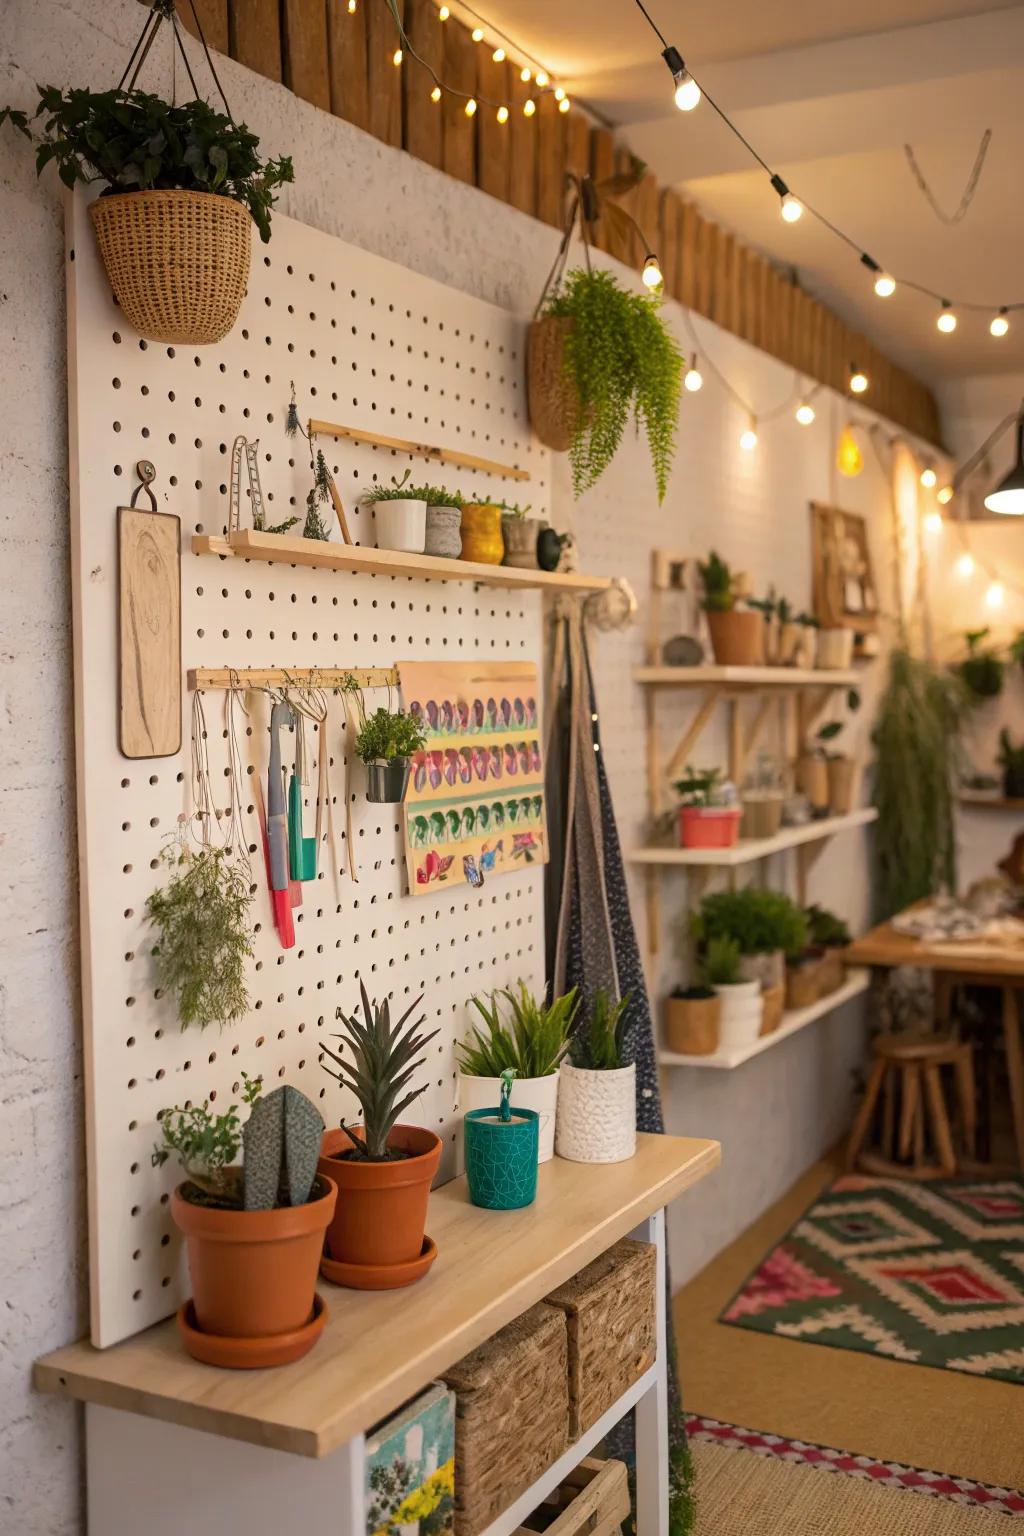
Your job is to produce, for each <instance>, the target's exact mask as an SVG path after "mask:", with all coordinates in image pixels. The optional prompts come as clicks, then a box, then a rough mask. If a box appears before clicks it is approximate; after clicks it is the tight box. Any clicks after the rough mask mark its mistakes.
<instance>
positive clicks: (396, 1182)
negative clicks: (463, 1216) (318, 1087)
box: [319, 982, 441, 1291]
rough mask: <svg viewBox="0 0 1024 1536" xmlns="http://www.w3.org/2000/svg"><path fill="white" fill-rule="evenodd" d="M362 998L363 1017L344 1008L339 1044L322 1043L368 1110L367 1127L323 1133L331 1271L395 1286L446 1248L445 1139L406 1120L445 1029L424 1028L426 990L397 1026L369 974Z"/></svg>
mask: <svg viewBox="0 0 1024 1536" xmlns="http://www.w3.org/2000/svg"><path fill="white" fill-rule="evenodd" d="M359 996H360V1001H361V1003H362V1010H363V1011H362V1018H360V1017H359V1014H358V1012H356V1013H354V1014H352V1015H351V1016H349V1015H346V1014H345V1012H344V1010H343V1009H341V1008H339V1009H338V1010H337V1014H336V1017H337V1018H338V1020H339V1022H340V1023H341V1026H342V1033H341V1034H340V1035H337V1036H336V1037H335V1038H336V1039H338V1040H340V1041H341V1048H340V1050H337V1051H334V1050H332V1049H331V1047H330V1046H328V1045H321V1050H322V1051H323V1054H324V1056H325V1057H326V1058H327V1059H326V1060H325V1061H323V1060H322V1061H321V1063H320V1064H321V1066H322V1067H323V1069H324V1071H325V1072H326V1073H328V1074H329V1076H331V1077H333V1078H334V1079H335V1081H336V1082H338V1083H340V1084H341V1086H342V1087H343V1088H346V1089H347V1090H348V1091H349V1092H350V1093H351V1094H352V1095H353V1096H354V1098H355V1100H356V1102H357V1103H358V1105H359V1108H360V1110H361V1111H362V1117H363V1122H362V1125H355V1126H351V1125H346V1124H345V1122H344V1120H343V1121H342V1122H341V1126H340V1128H335V1129H331V1130H329V1131H325V1132H324V1136H323V1143H322V1146H321V1153H320V1163H319V1169H320V1172H321V1173H322V1174H323V1175H325V1176H326V1177H327V1178H330V1179H333V1180H334V1182H335V1184H337V1186H338V1205H337V1209H336V1211H335V1213H334V1218H333V1220H332V1221H331V1224H330V1226H329V1227H328V1229H327V1255H326V1257H325V1259H324V1265H323V1272H324V1274H325V1275H327V1277H328V1278H329V1279H331V1280H335V1281H337V1282H338V1284H340V1285H348V1286H352V1287H354V1288H355V1289H357V1290H370V1291H376V1290H391V1289H393V1288H394V1287H397V1286H401V1285H409V1284H410V1283H411V1282H412V1281H413V1280H418V1279H419V1278H420V1276H421V1275H423V1274H425V1273H426V1271H427V1270H428V1269H429V1267H430V1265H431V1263H432V1262H433V1260H434V1259H435V1258H436V1256H437V1249H436V1247H435V1246H434V1244H433V1243H432V1242H431V1241H430V1239H429V1238H427V1237H426V1236H425V1229H426V1220H427V1200H428V1197H429V1195H430V1186H431V1183H432V1182H433V1178H434V1175H435V1173H436V1172H437V1166H438V1163H439V1161H440V1158H441V1139H440V1137H439V1136H437V1135H435V1133H434V1132H433V1131H428V1130H427V1129H426V1128H425V1127H421V1126H417V1125H403V1124H402V1123H401V1118H400V1117H401V1115H402V1112H403V1110H406V1109H408V1108H409V1105H410V1104H413V1103H415V1101H416V1100H417V1099H418V1098H419V1096H420V1094H422V1093H423V1092H424V1090H425V1088H426V1082H425V1081H424V1082H421V1083H420V1085H419V1087H410V1086H409V1085H410V1084H411V1083H412V1082H413V1080H414V1078H415V1077H416V1074H417V1073H418V1072H419V1071H421V1069H422V1068H423V1067H424V1066H425V1065H426V1056H425V1055H424V1054H423V1053H424V1052H425V1050H426V1048H427V1046H428V1045H429V1044H430V1042H431V1040H433V1039H434V1037H435V1035H436V1034H437V1030H436V1029H434V1030H431V1032H430V1033H429V1034H421V1033H420V1032H419V1031H420V1027H421V1025H422V1024H423V1019H424V1016H423V1015H422V1014H421V1015H420V1017H419V1018H417V1019H413V1014H414V1013H415V1012H416V1010H417V1009H418V1008H419V1005H420V1003H421V1002H422V1001H423V999H422V998H419V997H418V998H417V999H416V1001H415V1002H414V1003H413V1004H412V1005H411V1007H409V1008H407V1009H406V1011H405V1013H403V1014H402V1017H401V1018H400V1019H398V1020H397V1021H396V1022H395V1023H394V1024H392V1022H391V1007H390V1004H389V1003H388V1001H387V999H385V1000H384V1002H383V1003H381V1004H377V1003H376V1002H375V1003H373V1004H371V1002H370V999H369V997H368V996H367V993H366V988H365V987H364V986H363V984H362V982H360V983H359ZM406 1090H408V1091H406Z"/></svg>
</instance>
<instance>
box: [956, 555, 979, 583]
mask: <svg viewBox="0 0 1024 1536" xmlns="http://www.w3.org/2000/svg"><path fill="white" fill-rule="evenodd" d="M953 569H954V570H955V571H956V574H957V575H958V576H961V577H963V579H964V580H966V579H967V577H968V576H973V575H974V556H973V555H971V554H967V553H966V552H965V553H964V554H962V555H961V556H960V558H959V560H958V561H957V563H956V565H955V566H954V567H953Z"/></svg>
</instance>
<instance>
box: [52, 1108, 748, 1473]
mask: <svg viewBox="0 0 1024 1536" xmlns="http://www.w3.org/2000/svg"><path fill="white" fill-rule="evenodd" d="M720 1156H721V1148H720V1147H719V1144H718V1142H716V1141H700V1140H696V1139H694V1138H692V1137H683V1136H644V1135H641V1136H639V1137H638V1138H637V1153H636V1156H635V1157H633V1158H631V1159H630V1160H629V1161H628V1162H624V1163H605V1164H588V1163H571V1162H567V1161H565V1160H564V1159H562V1158H557V1157H556V1158H554V1159H553V1160H552V1161H551V1162H549V1163H545V1164H544V1165H543V1166H542V1167H541V1169H540V1174H539V1179H538V1189H537V1199H536V1201H535V1202H534V1204H533V1205H531V1206H528V1207H527V1208H526V1209H525V1210H521V1211H484V1210H479V1209H478V1208H477V1207H476V1206H474V1205H471V1204H470V1203H469V1197H468V1194H467V1190H466V1181H465V1179H455V1180H453V1181H452V1182H451V1183H450V1184H446V1185H444V1187H443V1188H441V1189H438V1190H435V1191H434V1193H433V1194H432V1195H431V1197H430V1210H429V1214H428V1218H427V1231H428V1233H429V1234H430V1236H431V1237H433V1238H434V1240H435V1241H436V1243H437V1246H438V1257H437V1260H436V1262H435V1264H434V1266H433V1268H432V1269H431V1270H430V1272H429V1274H427V1275H426V1277H425V1278H424V1279H423V1280H421V1281H420V1282H419V1283H418V1284H416V1285H413V1286H410V1287H409V1288H408V1289H406V1290H400V1291H347V1290H342V1289H340V1288H336V1287H334V1286H332V1285H330V1284H328V1283H326V1282H321V1286H320V1291H321V1294H322V1295H323V1297H324V1299H325V1301H326V1302H327V1306H328V1309H329V1314H330V1315H329V1318H328V1322H327V1326H326V1328H325V1329H324V1333H323V1336H322V1337H321V1339H320V1341H319V1343H318V1344H316V1346H315V1347H314V1348H313V1350H312V1351H311V1352H310V1354H308V1355H307V1356H306V1358H305V1359H304V1360H300V1361H297V1362H296V1364H295V1365H290V1366H283V1367H281V1368H280V1369H278V1370H266V1371H226V1370H220V1369H216V1368H214V1367H212V1366H207V1365H200V1364H199V1363H198V1362H197V1361H195V1360H192V1359H191V1358H190V1357H189V1356H188V1355H186V1354H185V1352H184V1350H183V1348H182V1346H181V1344H180V1342H179V1339H178V1334H177V1329H176V1325H175V1322H174V1319H173V1318H170V1319H168V1320H167V1321H166V1322H163V1323H158V1324H157V1325H156V1327H154V1328H149V1329H147V1330H146V1331H145V1332H144V1333H140V1334H137V1335H136V1336H135V1337H134V1338H132V1339H126V1340H125V1341H124V1342H123V1343H121V1344H115V1345H113V1346H112V1347H111V1348H110V1349H105V1350H97V1349H94V1348H93V1347H92V1345H91V1344H87V1343H84V1342H83V1343H78V1344H70V1345H68V1346H67V1347H66V1348H65V1349H58V1350H56V1351H55V1352H54V1353H53V1354H51V1355H46V1356H44V1357H43V1358H42V1359H41V1360H39V1361H37V1362H36V1367H35V1384H36V1386H37V1387H38V1388H39V1389H40V1390H41V1391H44V1392H56V1393H59V1394H61V1395H63V1396H65V1397H73V1398H79V1399H81V1400H82V1401H84V1402H91V1403H101V1404H103V1405H104V1406H106V1407H108V1408H122V1409H125V1410H127V1411H128V1412H131V1413H141V1414H146V1415H148V1416H149V1417H151V1418H156V1419H163V1420H165V1421H169V1422H170V1423H173V1424H182V1425H185V1426H186V1427H188V1428H192V1429H200V1430H206V1431H207V1432H209V1433H211V1434H216V1435H225V1436H228V1437H230V1438H233V1439H237V1440H246V1441H249V1442H251V1443H252V1444H254V1445H264V1446H273V1447H276V1448H277V1449H279V1450H284V1451H292V1452H295V1453H297V1454H299V1455H303V1456H326V1455H327V1454H329V1452H331V1451H333V1450H335V1449H336V1448H337V1447H338V1446H339V1445H342V1444H344V1442H345V1441H346V1440H350V1439H351V1438H352V1436H353V1435H356V1434H359V1433H361V1432H362V1431H363V1430H366V1429H368V1428H369V1427H370V1426H371V1425H372V1424H375V1423H376V1422H377V1421H378V1420H380V1419H382V1418H384V1417H385V1416H386V1415H387V1414H389V1413H392V1412H393V1411H394V1410H395V1409H396V1408H398V1407H399V1406H400V1405H401V1404H402V1403H404V1402H405V1401H407V1399H408V1398H410V1397H411V1396H413V1394H414V1393H416V1392H418V1391H419V1390H420V1389H421V1388H422V1387H424V1386H426V1384H427V1383H428V1382H429V1381H431V1380H433V1378H434V1377H435V1376H437V1375H438V1373H439V1372H441V1371H443V1370H445V1369H446V1368H447V1367H448V1366H450V1365H451V1364H453V1363H454V1361H456V1360H459V1359H461V1357H462V1356H463V1355H464V1354H466V1353H468V1351H469V1350H471V1349H475V1348H476V1347H477V1345H478V1344H481V1343H483V1341H484V1340H485V1339H487V1338H489V1337H490V1336H491V1334H493V1333H496V1332H497V1330H498V1329H499V1328H502V1327H504V1325H505V1324H506V1323H508V1322H511V1320H512V1319H513V1318H515V1317H518V1316H519V1315H520V1314H521V1313H522V1312H525V1311H526V1309H527V1308H528V1307H531V1306H533V1304H534V1303H535V1302H537V1301H540V1300H541V1299H542V1298H543V1297H544V1296H546V1295H547V1294H548V1292H549V1291H552V1290H554V1289H555V1287H556V1286H558V1285H561V1284H562V1283H563V1281H565V1280H567V1279H568V1278H569V1277H570V1276H571V1275H574V1274H576V1273H577V1271H578V1270H580V1269H582V1268H583V1267H584V1265H586V1264H589V1263H590V1262H591V1260H592V1259H595V1258H596V1257H597V1256H598V1254H600V1253H603V1252H604V1250H605V1249H606V1248H610V1247H611V1245H612V1244H613V1243H615V1242H617V1241H618V1240H619V1238H620V1237H624V1236H626V1234H627V1233H629V1232H630V1231H631V1230H632V1229H633V1228H634V1227H635V1226H637V1225H638V1223H639V1222H641V1221H643V1220H644V1219H645V1218H646V1217H648V1216H650V1215H652V1214H653V1212H655V1211H656V1210H659V1209H660V1208H661V1207H662V1206H663V1205H668V1204H669V1202H670V1201H672V1200H674V1199H675V1197H676V1196H677V1195H679V1194H681V1193H682V1192H683V1190H685V1189H688V1188H689V1187H690V1186H691V1185H693V1184H696V1183H697V1182H698V1181H699V1180H700V1179H702V1178H704V1177H705V1175H706V1174H708V1173H710V1172H711V1170H712V1169H713V1168H715V1167H716V1166H717V1165H718V1162H719V1160H720Z"/></svg>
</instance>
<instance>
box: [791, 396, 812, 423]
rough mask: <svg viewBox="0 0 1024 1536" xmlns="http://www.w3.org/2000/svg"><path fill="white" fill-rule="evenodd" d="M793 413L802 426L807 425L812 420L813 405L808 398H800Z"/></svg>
mask: <svg viewBox="0 0 1024 1536" xmlns="http://www.w3.org/2000/svg"><path fill="white" fill-rule="evenodd" d="M793 414H794V415H795V416H796V419H797V421H798V422H799V423H800V425H801V426H802V427H809V426H810V424H811V422H812V421H813V420H814V406H813V405H811V403H810V401H809V400H801V401H800V404H799V405H798V406H797V408H796V410H795V412H794V413H793Z"/></svg>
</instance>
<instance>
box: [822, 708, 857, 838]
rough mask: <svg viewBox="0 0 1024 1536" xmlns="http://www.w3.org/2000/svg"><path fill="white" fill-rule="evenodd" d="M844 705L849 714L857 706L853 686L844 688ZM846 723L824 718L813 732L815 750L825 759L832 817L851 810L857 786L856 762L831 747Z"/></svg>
mask: <svg viewBox="0 0 1024 1536" xmlns="http://www.w3.org/2000/svg"><path fill="white" fill-rule="evenodd" d="M846 707H847V710H848V711H849V712H850V714H856V712H857V710H858V709H860V693H859V692H858V690H857V689H856V688H848V689H847V690H846ZM845 724H846V722H845V721H844V720H827V721H826V722H825V724H824V725H822V726H820V727H819V729H818V732H817V737H816V740H817V753H818V755H819V756H822V757H824V759H825V774H826V778H827V781H828V810H829V812H830V813H831V815H833V816H847V815H848V814H849V813H850V811H852V810H853V802H854V797H855V790H856V787H857V783H856V781H857V762H856V760H855V759H854V758H852V757H847V756H846V754H845V753H843V752H836V751H833V750H832V746H831V743H832V742H834V741H835V740H836V738H837V737H838V736H840V735H841V733H842V731H843V729H844V727H845Z"/></svg>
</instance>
